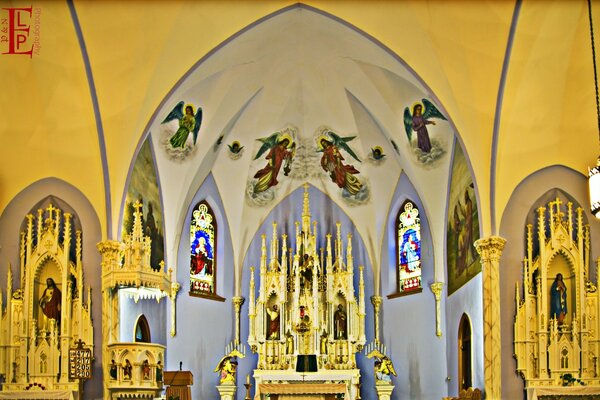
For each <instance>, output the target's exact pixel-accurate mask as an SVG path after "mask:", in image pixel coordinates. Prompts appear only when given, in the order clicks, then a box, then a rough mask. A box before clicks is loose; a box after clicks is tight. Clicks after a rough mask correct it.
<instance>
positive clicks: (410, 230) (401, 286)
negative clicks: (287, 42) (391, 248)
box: [396, 200, 422, 294]
mask: <svg viewBox="0 0 600 400" xmlns="http://www.w3.org/2000/svg"><path fill="white" fill-rule="evenodd" d="M396 227H397V228H396V234H397V236H396V245H397V246H396V254H397V263H396V265H397V267H398V277H397V278H398V293H399V294H409V293H415V292H420V291H421V290H422V285H421V220H420V218H419V209H418V208H417V206H416V205H415V204H414V203H413V202H412V201H410V200H407V201H405V202H404V204H403V205H402V207H400V211H399V212H398V218H397V221H396Z"/></svg>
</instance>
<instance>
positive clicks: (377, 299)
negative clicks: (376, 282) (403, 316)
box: [371, 296, 383, 312]
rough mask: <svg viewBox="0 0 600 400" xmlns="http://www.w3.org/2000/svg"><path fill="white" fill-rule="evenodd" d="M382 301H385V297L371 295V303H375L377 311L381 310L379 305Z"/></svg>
mask: <svg viewBox="0 0 600 400" xmlns="http://www.w3.org/2000/svg"><path fill="white" fill-rule="evenodd" d="M382 302H383V297H381V296H371V304H373V307H374V308H375V312H378V311H379V306H380V305H381V303H382Z"/></svg>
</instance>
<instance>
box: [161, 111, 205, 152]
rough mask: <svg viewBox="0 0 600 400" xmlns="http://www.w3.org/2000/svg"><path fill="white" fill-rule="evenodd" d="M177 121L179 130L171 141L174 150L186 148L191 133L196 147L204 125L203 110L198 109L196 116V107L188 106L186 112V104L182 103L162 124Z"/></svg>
mask: <svg viewBox="0 0 600 400" xmlns="http://www.w3.org/2000/svg"><path fill="white" fill-rule="evenodd" d="M175 119H177V120H178V121H179V129H177V132H175V134H174V135H173V136H171V138H170V139H169V143H170V144H171V146H172V147H173V148H184V147H185V143H186V142H187V139H188V136H189V135H190V133H192V134H193V138H194V145H196V139H197V138H198V132H199V131H200V124H201V123H202V108H201V107H198V110H197V111H196V114H194V106H193V105H191V104H187V105H186V106H185V112H184V102H183V101H180V102H179V103H177V105H176V106H175V107H174V108H173V110H172V111H171V112H170V113H169V115H167V118H165V119H164V121H163V122H161V124H166V123H167V122H170V121H173V120H175Z"/></svg>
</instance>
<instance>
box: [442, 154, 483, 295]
mask: <svg viewBox="0 0 600 400" xmlns="http://www.w3.org/2000/svg"><path fill="white" fill-rule="evenodd" d="M447 223H448V230H447V233H446V240H447V245H446V248H447V249H448V251H447V266H448V293H449V294H452V293H454V291H456V290H457V289H458V288H459V287H461V286H462V285H464V284H465V283H467V282H468V281H469V280H470V279H471V278H473V277H474V276H475V275H477V274H478V273H479V272H481V263H480V262H479V256H478V254H477V251H476V250H475V246H474V243H475V242H476V241H477V239H479V216H478V211H477V203H476V201H475V185H474V184H473V178H472V176H471V172H470V171H469V167H468V165H467V160H466V158H465V156H464V154H463V152H462V149H461V147H460V145H458V144H457V145H456V146H455V149H454V160H453V164H452V178H451V183H450V196H449V200H448V222H447Z"/></svg>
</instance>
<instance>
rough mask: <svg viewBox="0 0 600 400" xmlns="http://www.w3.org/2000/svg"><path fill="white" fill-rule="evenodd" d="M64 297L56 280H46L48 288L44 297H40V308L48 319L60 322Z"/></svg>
mask: <svg viewBox="0 0 600 400" xmlns="http://www.w3.org/2000/svg"><path fill="white" fill-rule="evenodd" d="M61 299H62V295H61V293H60V290H59V289H58V287H56V283H55V282H54V279H52V278H48V279H46V288H45V289H44V293H43V294H42V297H40V307H41V308H42V312H43V313H44V315H45V316H46V317H47V318H48V319H54V320H56V321H58V322H60V302H61Z"/></svg>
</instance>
